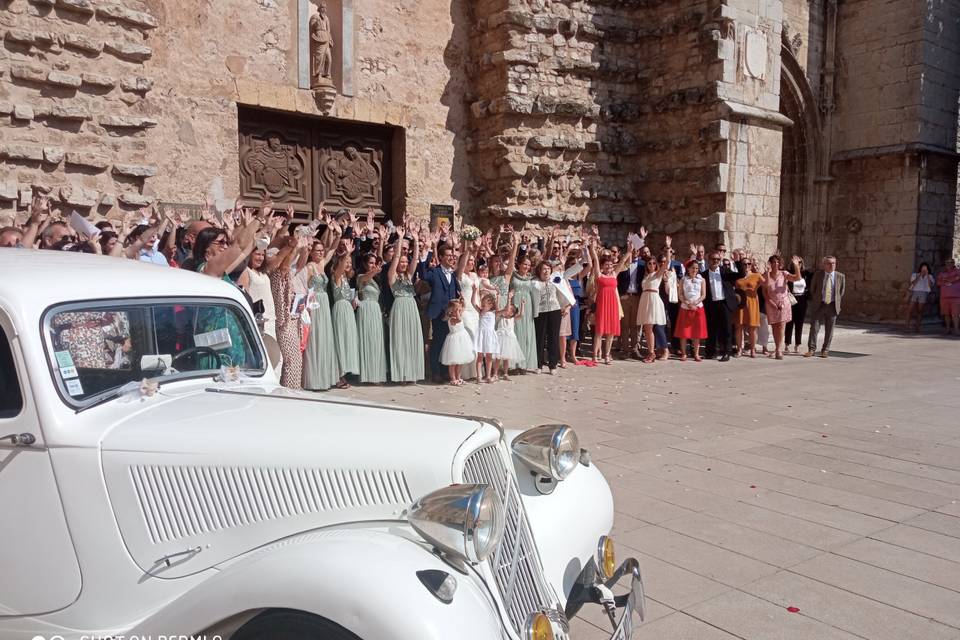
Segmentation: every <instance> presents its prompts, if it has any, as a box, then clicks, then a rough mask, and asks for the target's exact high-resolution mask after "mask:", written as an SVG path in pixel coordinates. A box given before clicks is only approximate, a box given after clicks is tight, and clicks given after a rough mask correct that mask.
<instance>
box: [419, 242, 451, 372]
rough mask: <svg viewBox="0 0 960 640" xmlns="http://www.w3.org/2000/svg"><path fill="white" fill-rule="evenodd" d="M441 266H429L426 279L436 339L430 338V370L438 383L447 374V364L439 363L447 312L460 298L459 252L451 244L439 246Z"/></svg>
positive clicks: (428, 313)
mask: <svg viewBox="0 0 960 640" xmlns="http://www.w3.org/2000/svg"><path fill="white" fill-rule="evenodd" d="M437 254H438V256H437V257H438V258H439V259H440V266H438V267H435V268H433V269H427V270H426V272H425V273H424V274H423V280H424V281H425V282H426V283H427V284H428V285H430V303H429V304H428V306H427V317H428V318H430V325H431V328H432V334H433V339H432V340H430V372H431V374H432V375H433V378H434V381H435V382H439V381H440V380H441V379H443V378H444V377H445V376H446V375H447V374H446V369H447V368H446V367H445V366H443V365H442V364H440V352H441V351H442V350H443V341H444V340H446V339H447V334H449V333H450V327H449V326H448V325H447V319H446V317H445V313H446V310H447V305H448V304H450V301H451V300H456V299H457V298H459V297H460V282H459V280H458V279H457V271H456V263H457V254H456V252H455V251H454V249H453V247H452V246H450V245H441V247H440V248H439V249H437Z"/></svg>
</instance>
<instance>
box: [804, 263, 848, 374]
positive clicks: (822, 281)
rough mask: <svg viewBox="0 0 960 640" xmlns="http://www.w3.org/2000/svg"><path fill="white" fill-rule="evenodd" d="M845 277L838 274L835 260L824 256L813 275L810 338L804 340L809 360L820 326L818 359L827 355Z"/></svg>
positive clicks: (814, 349) (806, 356) (844, 288)
mask: <svg viewBox="0 0 960 640" xmlns="http://www.w3.org/2000/svg"><path fill="white" fill-rule="evenodd" d="M846 282H847V280H846V276H844V275H843V274H842V273H840V272H839V271H837V259H836V258H835V257H833V256H827V257H825V258H824V259H823V265H822V269H821V270H820V271H817V272H816V273H815V274H814V275H813V282H812V283H811V287H810V303H809V304H810V335H809V338H808V340H807V352H806V353H805V354H803V355H804V357H805V358H810V357H812V356H813V354H814V353H816V351H817V337H818V334H819V333H820V324H821V323H822V324H823V328H824V331H823V349H822V350H821V351H820V357H821V358H826V357H829V355H830V345H831V343H832V342H833V327H834V325H835V324H836V322H837V316H839V315H840V309H841V303H842V301H843V294H844V293H845V292H846Z"/></svg>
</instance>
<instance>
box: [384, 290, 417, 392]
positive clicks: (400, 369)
mask: <svg viewBox="0 0 960 640" xmlns="http://www.w3.org/2000/svg"><path fill="white" fill-rule="evenodd" d="M391 291H393V306H392V307H391V308H390V380H391V381H392V382H416V381H418V380H423V356H424V352H423V327H422V326H421V325H420V309H419V308H417V298H416V295H417V294H416V291H414V287H413V282H411V280H410V278H408V277H407V276H405V275H402V276H397V279H396V280H395V281H394V283H393V287H392V288H391Z"/></svg>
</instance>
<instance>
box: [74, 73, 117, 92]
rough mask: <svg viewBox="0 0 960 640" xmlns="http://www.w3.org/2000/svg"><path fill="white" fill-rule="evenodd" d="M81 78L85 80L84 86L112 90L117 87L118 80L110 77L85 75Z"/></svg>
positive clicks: (92, 74)
mask: <svg viewBox="0 0 960 640" xmlns="http://www.w3.org/2000/svg"><path fill="white" fill-rule="evenodd" d="M81 78H82V79H83V82H84V84H89V85H92V86H94V87H100V88H103V89H112V88H114V87H115V86H117V81H116V80H114V79H113V78H111V77H110V76H105V75H101V74H99V73H84V74H83V75H82V76H81Z"/></svg>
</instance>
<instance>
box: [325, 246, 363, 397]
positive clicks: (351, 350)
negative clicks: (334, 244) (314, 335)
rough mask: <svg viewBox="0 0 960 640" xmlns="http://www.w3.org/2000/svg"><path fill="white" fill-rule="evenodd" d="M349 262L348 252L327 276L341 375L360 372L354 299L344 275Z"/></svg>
mask: <svg viewBox="0 0 960 640" xmlns="http://www.w3.org/2000/svg"><path fill="white" fill-rule="evenodd" d="M352 259H353V258H352V256H351V254H350V252H349V251H348V252H347V253H344V254H343V255H341V256H340V257H339V258H337V261H336V262H335V263H334V265H333V273H332V277H331V282H332V285H333V308H332V309H331V316H332V318H333V342H334V348H335V350H336V352H337V362H338V363H339V365H340V374H341V375H346V374H348V373H352V374H353V375H357V374H359V373H360V340H359V338H358V337H357V320H356V318H355V317H354V313H353V309H354V306H355V305H356V300H355V299H354V295H353V291H351V290H350V279H349V277H348V276H347V273H348V271H349V270H350V261H351V260H352ZM341 388H344V389H348V388H350V385H348V384H344V385H343V386H342V387H341Z"/></svg>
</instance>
